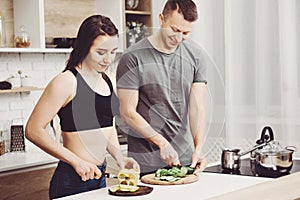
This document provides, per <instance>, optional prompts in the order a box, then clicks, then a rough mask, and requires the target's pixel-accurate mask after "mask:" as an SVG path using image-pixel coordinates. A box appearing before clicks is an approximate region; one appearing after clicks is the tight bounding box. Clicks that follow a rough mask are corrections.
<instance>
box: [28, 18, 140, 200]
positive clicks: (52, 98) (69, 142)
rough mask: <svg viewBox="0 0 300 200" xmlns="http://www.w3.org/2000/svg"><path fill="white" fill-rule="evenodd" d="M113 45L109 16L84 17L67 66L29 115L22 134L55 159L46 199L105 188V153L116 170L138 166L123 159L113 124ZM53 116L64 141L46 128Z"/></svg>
mask: <svg viewBox="0 0 300 200" xmlns="http://www.w3.org/2000/svg"><path fill="white" fill-rule="evenodd" d="M117 47H118V29H117V28H116V27H115V25H114V24H113V23H112V22H111V20H110V19H109V18H107V17H104V16H101V15H94V16H90V17H88V18H87V19H85V20H84V21H83V23H82V25H81V26H80V29H79V31H78V35H77V39H76V42H75V45H74V49H73V51H72V52H71V54H70V58H69V60H68V62H67V66H66V68H65V69H64V71H63V72H62V73H61V74H59V75H58V76H56V77H55V78H54V79H53V80H51V82H50V83H49V84H48V86H47V87H46V89H45V91H44V93H43V94H42V96H41V98H40V99H39V101H38V103H37V104H36V106H35V108H34V110H33V112H32V114H31V116H30V117H29V119H28V123H27V125H26V131H25V135H26V137H27V138H28V139H29V140H30V141H31V142H33V143H34V144H35V145H37V146H39V147H40V148H41V149H43V150H44V151H45V152H47V153H49V154H50V155H52V156H54V157H56V158H58V159H59V160H60V161H59V163H58V166H57V168H56V170H55V172H54V174H53V177H52V180H51V183H50V189H49V196H50V198H51V199H52V198H58V197H63V196H67V195H71V194H76V193H80V192H85V191H89V190H93V189H98V188H103V187H106V181H105V176H104V172H105V168H106V163H105V154H106V151H108V152H109V153H110V154H111V155H112V157H113V158H114V159H115V160H116V162H117V164H118V165H119V167H120V168H134V169H136V170H139V165H138V164H137V163H136V161H135V160H133V159H132V158H127V157H123V155H122V153H121V150H120V145H119V143H118V139H117V134H116V131H115V128H114V125H113V113H112V106H111V105H112V97H113V85H112V81H111V78H113V76H112V73H108V70H107V69H108V66H109V65H110V64H111V63H112V61H113V60H114V58H115V55H116V50H117ZM55 115H58V116H59V118H60V125H61V130H62V139H63V145H61V144H59V143H57V142H56V141H55V140H54V139H52V137H51V136H50V135H49V134H48V133H47V131H46V130H45V127H46V126H47V124H49V122H50V121H51V120H52V119H53V118H54V116H55Z"/></svg>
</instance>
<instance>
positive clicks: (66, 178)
mask: <svg viewBox="0 0 300 200" xmlns="http://www.w3.org/2000/svg"><path fill="white" fill-rule="evenodd" d="M98 168H99V169H100V171H101V172H102V174H104V172H105V170H106V162H104V164H103V165H100V166H98ZM104 187H106V180H105V176H102V177H101V178H100V179H90V180H87V181H82V180H81V177H80V176H79V175H78V174H77V172H76V171H75V170H74V168H73V167H72V166H71V165H69V164H67V163H65V162H63V161H59V163H58V166H57V168H56V169H55V172H54V174H53V176H52V179H51V182H50V188H49V197H50V199H54V198H59V197H64V196H68V195H72V194H77V193H81V192H87V191H90V190H95V189H100V188H104Z"/></svg>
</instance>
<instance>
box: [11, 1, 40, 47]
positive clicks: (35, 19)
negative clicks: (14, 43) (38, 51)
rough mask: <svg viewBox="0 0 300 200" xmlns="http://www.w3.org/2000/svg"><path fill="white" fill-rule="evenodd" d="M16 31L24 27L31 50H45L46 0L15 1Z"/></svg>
mask: <svg viewBox="0 0 300 200" xmlns="http://www.w3.org/2000/svg"><path fill="white" fill-rule="evenodd" d="M13 12H14V30H15V32H16V31H17V30H18V29H19V27H20V26H22V25H24V26H25V27H26V30H27V31H28V33H29V36H30V41H31V42H30V48H45V26H44V0H26V1H24V0H13Z"/></svg>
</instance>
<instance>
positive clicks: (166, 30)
mask: <svg viewBox="0 0 300 200" xmlns="http://www.w3.org/2000/svg"><path fill="white" fill-rule="evenodd" d="M197 18H198V14H197V7H196V5H195V4H194V2H193V1H192V0H168V1H167V2H166V4H165V7H164V9H163V12H162V14H160V15H159V20H160V26H161V27H160V29H159V31H158V32H157V33H155V34H153V35H151V36H149V37H148V38H145V39H143V40H141V41H140V42H138V43H136V44H134V45H133V46H131V47H130V48H128V49H127V50H126V51H125V52H124V54H123V56H122V57H121V59H120V62H119V65H118V69H117V92H118V96H119V100H120V113H121V117H122V119H123V120H124V122H125V123H126V124H127V125H128V126H129V127H130V130H129V133H128V154H129V156H131V157H133V158H135V159H136V160H137V161H138V162H139V164H140V166H141V173H142V174H146V173H150V172H154V171H155V170H157V169H158V168H161V167H165V166H167V165H169V166H173V165H190V166H191V167H196V166H197V171H200V170H203V169H204V167H205V162H203V159H202V157H201V156H202V155H201V149H202V145H203V140H204V135H205V130H206V127H205V125H206V119H205V108H204V97H205V93H206V80H205V59H204V56H202V55H204V53H203V52H202V50H201V49H200V48H198V47H196V46H195V45H193V44H192V42H191V41H190V40H188V38H187V37H188V35H189V33H190V32H191V30H192V27H193V26H194V22H195V21H196V20H197Z"/></svg>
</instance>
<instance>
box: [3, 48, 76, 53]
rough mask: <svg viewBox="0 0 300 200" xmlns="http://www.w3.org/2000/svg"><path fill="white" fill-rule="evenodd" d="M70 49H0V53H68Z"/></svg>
mask: <svg viewBox="0 0 300 200" xmlns="http://www.w3.org/2000/svg"><path fill="white" fill-rule="evenodd" d="M71 51H72V48H0V53H70V52H71Z"/></svg>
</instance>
